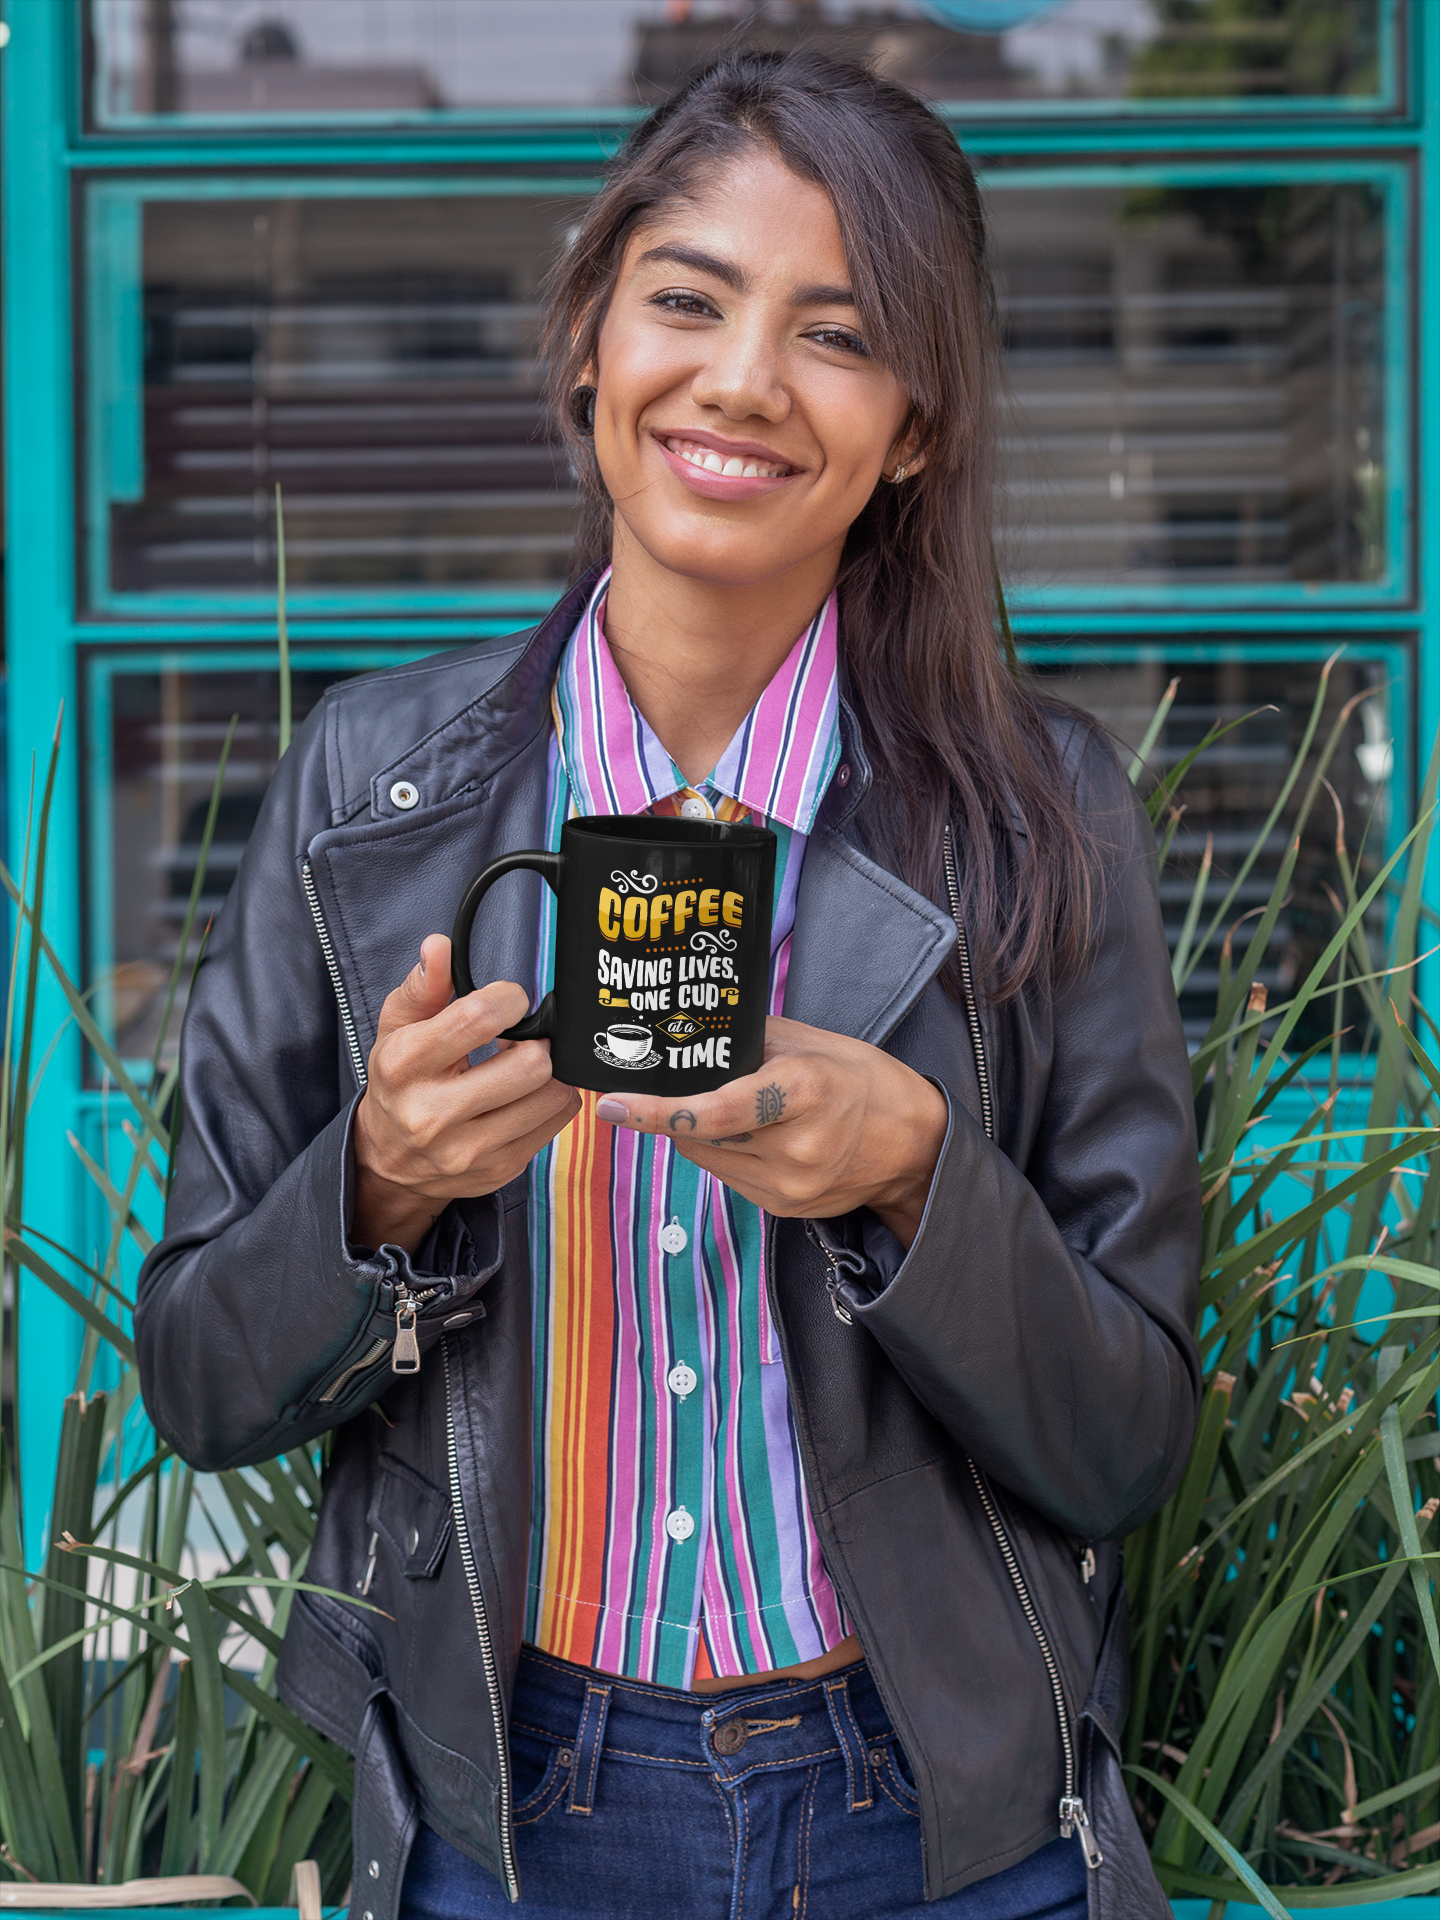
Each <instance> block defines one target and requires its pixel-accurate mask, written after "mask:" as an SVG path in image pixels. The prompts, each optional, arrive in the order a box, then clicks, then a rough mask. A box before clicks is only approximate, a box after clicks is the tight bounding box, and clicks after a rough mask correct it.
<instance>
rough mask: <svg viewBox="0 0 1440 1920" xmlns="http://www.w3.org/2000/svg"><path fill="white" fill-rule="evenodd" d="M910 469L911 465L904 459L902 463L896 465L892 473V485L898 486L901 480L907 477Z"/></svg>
mask: <svg viewBox="0 0 1440 1920" xmlns="http://www.w3.org/2000/svg"><path fill="white" fill-rule="evenodd" d="M909 471H910V469H909V467H907V466H906V465H905V463H904V461H903V460H902V461H901V463H900V465H899V466H898V467H896V469H895V471H894V473H892V474H891V476H890V484H891V486H892V487H898V486H899V484H900V482H901V481H902V480H903V479H904V478H905V476H906V474H907V473H909Z"/></svg>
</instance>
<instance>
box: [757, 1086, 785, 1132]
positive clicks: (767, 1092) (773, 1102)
mask: <svg viewBox="0 0 1440 1920" xmlns="http://www.w3.org/2000/svg"><path fill="white" fill-rule="evenodd" d="M784 1111H785V1089H784V1088H783V1087H778V1086H776V1084H775V1082H774V1081H773V1080H772V1081H771V1082H770V1084H769V1086H768V1087H762V1088H761V1089H760V1091H759V1093H757V1094H756V1096H755V1120H756V1123H757V1125H759V1126H762V1127H768V1126H771V1125H773V1124H774V1122H775V1121H777V1120H778V1119H779V1118H780V1116H781V1114H782V1113H784Z"/></svg>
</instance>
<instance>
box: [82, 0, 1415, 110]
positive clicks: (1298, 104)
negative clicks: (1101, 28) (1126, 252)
mask: <svg viewBox="0 0 1440 1920" xmlns="http://www.w3.org/2000/svg"><path fill="white" fill-rule="evenodd" d="M81 4H82V5H83V6H84V8H85V13H84V20H83V24H82V25H81V27H80V32H81V33H82V34H83V35H84V37H85V43H86V45H87V47H88V45H89V44H90V42H91V38H92V29H91V26H90V10H89V4H88V0H81ZM1409 4H1410V0H1380V4H1379V15H1378V23H1377V24H1378V42H1379V44H1378V49H1377V58H1376V66H1377V72H1378V79H1379V85H1378V86H1377V88H1376V90H1375V92H1374V93H1368V94H1338V93H1336V94H1330V93H1322V94H1296V95H1294V96H1292V97H1285V96H1277V95H1272V94H1217V95H1215V96H1213V97H1211V96H1185V97H1182V98H1177V99H1146V98H1143V97H1142V98H1125V97H1123V96H1122V97H1118V98H1112V99H1108V100H1105V99H1084V98H1070V97H1066V98H1058V99H1055V100H936V101H934V102H932V105H933V106H934V108H935V111H936V112H937V113H939V114H941V115H942V116H943V117H944V118H945V119H947V120H950V121H951V122H952V123H954V124H955V125H957V126H962V125H963V126H976V125H981V126H990V125H997V124H1024V123H1029V122H1044V123H1055V122H1065V123H1068V124H1071V125H1074V126H1076V127H1084V126H1085V125H1087V124H1089V123H1093V122H1095V121H1097V120H1117V119H1118V120H1124V121H1131V122H1135V123H1139V124H1146V123H1150V124H1154V123H1158V125H1159V126H1165V125H1174V124H1176V123H1183V122H1187V121H1203V120H1212V121H1213V120H1222V121H1227V122H1233V123H1237V124H1239V125H1242V126H1243V125H1246V124H1248V123H1252V122H1256V121H1261V122H1264V121H1281V122H1288V121H1292V120H1304V119H1336V120H1340V121H1356V120H1366V119H1379V118H1391V117H1394V116H1397V115H1401V114H1404V113H1405V112H1406V111H1407V110H1408V107H1409V102H1408V100H1407V98H1406V96H1407V93H1408V91H1409V89H1408V86H1407V80H1408V74H1407V63H1406V60H1405V51H1406V41H1407V37H1408V36H1407V27H1408V25H1409V20H1408V9H1409ZM77 68H78V70H79V71H80V72H81V73H82V74H91V75H93V73H94V62H93V60H91V59H90V58H88V57H87V58H86V60H85V61H83V62H78V63H77ZM81 84H82V87H83V84H84V82H83V79H82V82H81ZM91 84H92V87H96V86H98V84H99V83H98V78H92V82H91ZM98 104H99V103H98V100H97V99H96V98H95V97H94V95H93V93H92V96H91V97H90V98H89V99H86V98H84V97H83V93H82V95H81V97H80V99H79V101H78V102H77V105H78V112H77V124H78V125H79V126H80V127H82V128H83V129H84V131H85V133H86V135H87V137H89V138H90V139H110V140H125V139H134V138H136V137H137V136H140V137H144V136H147V135H148V136H154V135H155V134H156V133H160V132H163V133H165V134H166V135H171V134H173V135H175V136H177V137H182V138H183V137H184V136H186V135H192V136H193V135H196V134H202V135H205V136H206V137H215V136H219V137H224V136H225V135H227V134H231V135H235V136H242V137H243V136H245V135H251V136H253V135H255V134H265V133H271V134H275V135H284V134H286V133H294V132H301V131H320V130H327V129H333V130H334V131H335V132H337V133H355V132H363V131H367V130H369V131H374V132H382V131H391V130H396V131H400V130H405V131H422V130H423V131H434V132H435V133H437V134H442V133H446V132H477V131H481V130H490V131H495V132H519V133H533V132H536V131H544V130H546V129H549V128H552V127H555V126H557V125H568V124H573V123H575V122H577V121H578V122H584V123H585V124H586V125H587V126H591V127H594V128H596V129H600V130H604V131H606V132H608V133H610V134H612V135H618V136H619V137H621V138H623V137H624V135H625V133H627V132H628V131H629V129H630V128H631V127H632V126H634V125H635V124H636V123H637V122H638V121H639V120H641V119H643V118H644V110H643V109H641V108H638V107H622V106H615V107H605V106H591V107H586V108H584V109H583V110H572V111H570V112H568V113H562V112H559V111H557V110H556V109H555V108H552V107H459V108H452V109H444V108H441V109H432V110H422V109H419V108H413V109H397V110H394V111H388V112H348V113H336V114H325V115H319V114H316V113H235V114H228V113H227V114H219V113H174V114H165V115H163V116H158V115H155V114H145V113H127V114H119V115H110V116H108V117H102V116H101V115H100V113H99V112H98V110H97V109H98ZM1157 130H1158V128H1157Z"/></svg>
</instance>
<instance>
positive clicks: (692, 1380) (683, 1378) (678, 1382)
mask: <svg viewBox="0 0 1440 1920" xmlns="http://www.w3.org/2000/svg"><path fill="white" fill-rule="evenodd" d="M665 1384H666V1386H667V1387H669V1389H670V1391H671V1392H672V1393H675V1394H678V1395H679V1396H680V1398H681V1399H682V1400H684V1399H685V1398H686V1397H687V1396H688V1395H689V1394H692V1393H693V1392H694V1391H695V1389H696V1387H698V1386H699V1384H700V1376H699V1374H698V1373H696V1371H695V1369H694V1368H693V1367H687V1366H686V1364H685V1362H684V1361H683V1360H678V1361H677V1362H676V1363H675V1365H674V1366H673V1367H671V1369H670V1371H669V1373H667V1374H666V1376H665Z"/></svg>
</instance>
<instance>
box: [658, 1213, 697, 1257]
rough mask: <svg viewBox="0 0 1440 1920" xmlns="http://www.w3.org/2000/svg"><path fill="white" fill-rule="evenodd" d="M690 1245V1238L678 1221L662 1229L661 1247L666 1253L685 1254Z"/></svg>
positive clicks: (673, 1221)
mask: <svg viewBox="0 0 1440 1920" xmlns="http://www.w3.org/2000/svg"><path fill="white" fill-rule="evenodd" d="M689 1244H690V1236H689V1234H688V1233H686V1231H685V1229H684V1227H682V1226H681V1224H680V1222H679V1221H678V1220H672V1221H671V1222H670V1224H669V1226H668V1227H662V1228H661V1229H660V1245H661V1247H662V1248H663V1249H664V1250H665V1252H666V1253H684V1251H685V1249H686V1247H688V1246H689Z"/></svg>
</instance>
